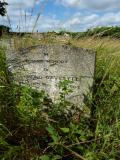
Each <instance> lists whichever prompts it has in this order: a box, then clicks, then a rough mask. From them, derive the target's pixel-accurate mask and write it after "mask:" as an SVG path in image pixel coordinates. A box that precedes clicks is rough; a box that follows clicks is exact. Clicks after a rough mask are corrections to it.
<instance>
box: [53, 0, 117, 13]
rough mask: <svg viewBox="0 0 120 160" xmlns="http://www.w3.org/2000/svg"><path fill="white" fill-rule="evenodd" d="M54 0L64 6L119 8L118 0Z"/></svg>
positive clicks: (101, 8)
mask: <svg viewBox="0 0 120 160" xmlns="http://www.w3.org/2000/svg"><path fill="white" fill-rule="evenodd" d="M56 2H57V3H58V4H62V5H64V6H66V7H76V8H79V9H83V8H84V9H85V8H86V9H90V10H96V11H100V10H113V9H119V8H120V0H56Z"/></svg>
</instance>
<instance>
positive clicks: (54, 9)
mask: <svg viewBox="0 0 120 160" xmlns="http://www.w3.org/2000/svg"><path fill="white" fill-rule="evenodd" d="M6 2H8V4H9V5H8V6H7V13H8V17H0V24H4V25H11V27H12V30H13V31H29V32H30V31H32V30H33V28H34V26H35V29H34V31H37V30H38V31H40V32H45V31H59V30H61V29H63V30H67V31H85V30H86V29H88V28H93V27H96V26H111V25H112V26H114V25H120V10H119V8H120V0H6ZM38 15H40V16H39V19H38V20H37V17H38ZM9 19H10V23H9ZM36 20H37V24H36V23H35V22H36ZM35 24H36V25H35Z"/></svg>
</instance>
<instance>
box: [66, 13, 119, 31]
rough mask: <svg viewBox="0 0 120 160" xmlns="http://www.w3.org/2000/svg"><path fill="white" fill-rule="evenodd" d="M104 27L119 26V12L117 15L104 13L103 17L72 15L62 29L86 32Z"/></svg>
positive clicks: (96, 15)
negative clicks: (89, 29)
mask: <svg viewBox="0 0 120 160" xmlns="http://www.w3.org/2000/svg"><path fill="white" fill-rule="evenodd" d="M106 25H120V12H117V13H112V12H110V13H105V14H103V15H99V14H90V15H84V14H81V13H77V14H74V15H73V16H72V17H71V18H70V19H68V20H67V21H66V22H65V23H64V24H63V28H66V29H68V30H72V31H81V30H86V29H88V28H91V27H96V26H106Z"/></svg>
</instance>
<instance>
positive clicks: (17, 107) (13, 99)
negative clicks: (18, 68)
mask: <svg viewBox="0 0 120 160" xmlns="http://www.w3.org/2000/svg"><path fill="white" fill-rule="evenodd" d="M58 37H59V38H57V37H56V35H55V34H54V35H51V34H50V35H49V36H48V35H46V36H45V35H44V36H43V37H42V38H41V39H40V38H39V36H38V35H37V37H36V36H35V35H34V36H29V35H25V36H23V37H18V36H14V37H12V38H14V40H15V49H16V50H19V48H24V47H29V46H31V45H39V44H41V43H42V44H43V43H44V44H46V43H62V44H67V45H72V46H77V47H82V48H87V49H93V50H95V51H96V73H95V80H94V86H93V99H92V102H91V103H92V105H89V104H88V105H89V108H90V110H91V115H90V117H83V116H82V114H81V117H80V119H79V120H77V121H74V120H73V119H72V118H70V117H66V116H65V115H64V112H63V108H65V107H66V106H67V105H68V104H67V103H66V100H65V99H63V98H62V97H63V96H64V95H65V93H66V90H64V88H65V87H68V88H69V83H67V82H66V83H63V84H62V85H61V89H62V93H61V94H62V96H61V99H60V101H59V103H58V104H53V103H51V101H50V99H49V97H48V96H46V94H45V93H44V92H39V93H38V92H37V91H35V90H33V89H31V88H28V87H19V86H16V85H15V84H13V83H11V82H10V81H9V75H8V72H7V64H6V59H5V53H4V52H5V49H3V48H1V49H0V107H1V108H0V159H1V160H59V159H63V160H119V159H120V40H118V39H113V38H107V37H106V38H99V37H97V38H95V37H83V38H71V37H70V38H68V39H67V38H66V39H65V40H64V41H63V37H61V36H58ZM7 38H9V37H7ZM56 38H57V41H56ZM42 106H47V107H48V106H49V109H48V110H47V111H43V110H42Z"/></svg>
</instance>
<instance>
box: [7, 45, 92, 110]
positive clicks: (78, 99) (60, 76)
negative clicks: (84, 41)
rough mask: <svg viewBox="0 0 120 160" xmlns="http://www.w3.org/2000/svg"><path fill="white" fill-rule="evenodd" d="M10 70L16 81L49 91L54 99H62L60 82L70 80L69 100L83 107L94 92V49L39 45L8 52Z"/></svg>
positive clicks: (54, 100)
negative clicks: (60, 96)
mask: <svg viewBox="0 0 120 160" xmlns="http://www.w3.org/2000/svg"><path fill="white" fill-rule="evenodd" d="M6 56H7V62H8V69H9V71H10V72H11V73H12V76H13V79H14V81H15V82H16V83H19V84H21V85H29V86H31V87H33V88H35V89H37V90H45V91H46V93H47V94H48V95H49V96H50V97H51V99H52V100H53V102H56V101H57V100H58V98H59V91H60V90H59V87H58V84H59V82H60V81H64V80H65V79H66V80H70V81H72V83H71V89H72V93H70V94H69V95H68V96H67V99H68V100H69V101H70V102H72V103H74V104H75V105H76V106H78V108H80V109H82V108H83V106H84V104H85V101H86V97H87V96H90V95H91V94H92V86H93V80H94V72H95V53H94V52H93V51H90V50H87V49H82V48H77V47H73V46H67V45H57V44H54V45H50V44H47V45H39V46H32V47H29V48H27V49H21V50H20V51H19V52H15V51H14V50H12V51H8V52H7V54H6Z"/></svg>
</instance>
